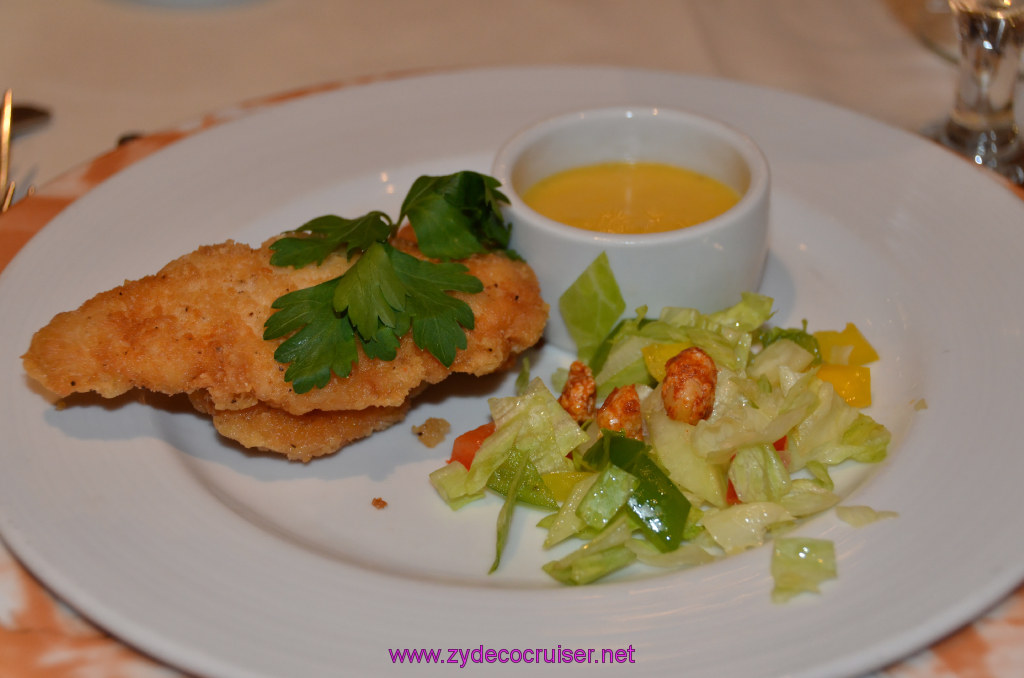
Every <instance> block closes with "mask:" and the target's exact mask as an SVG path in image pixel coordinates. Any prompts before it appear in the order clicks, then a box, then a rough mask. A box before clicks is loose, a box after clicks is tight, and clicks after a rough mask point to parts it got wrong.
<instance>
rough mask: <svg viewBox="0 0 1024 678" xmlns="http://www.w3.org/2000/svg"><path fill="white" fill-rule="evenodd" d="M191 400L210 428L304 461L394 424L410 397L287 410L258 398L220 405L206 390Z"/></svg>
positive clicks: (331, 451)
mask: <svg viewBox="0 0 1024 678" xmlns="http://www.w3.org/2000/svg"><path fill="white" fill-rule="evenodd" d="M189 400H191V401H192V406H193V407H195V408H196V410H198V411H200V412H202V413H204V414H209V415H211V417H212V418H213V426H214V428H216V429H217V432H218V433H220V434H221V435H222V436H224V437H225V438H230V439H232V440H235V441H237V442H239V443H241V444H242V445H243V446H245V447H248V448H251V449H256V450H262V451H264V452H277V453H279V454H283V455H284V456H286V457H288V458H289V459H291V460H292V461H302V462H308V461H310V460H311V459H313V458H314V457H322V456H324V455H326V454H332V453H334V452H337V451H338V450H339V449H340V448H342V447H344V446H345V445H348V444H349V443H351V442H354V441H356V440H359V439H360V438H365V437H367V436H368V435H370V434H372V433H375V432H376V431H383V430H384V429H386V428H388V427H390V426H393V425H395V424H397V423H398V422H400V421H402V419H404V418H405V415H406V413H408V411H409V406H410V404H411V403H412V400H411V399H409V400H406V401H405V402H404V403H402V404H401V405H399V406H398V407H367V408H365V409H362V410H335V411H330V412H325V411H322V410H318V411H314V412H307V413H306V414H289V413H288V412H285V411H284V410H278V409H275V408H273V407H267V406H266V405H264V404H262V403H258V404H256V405H253V406H252V407H247V408H245V409H244V410H218V409H216V408H214V407H213V404H212V403H211V402H210V398H209V395H208V394H207V393H206V392H205V391H196V392H195V393H190V394H189Z"/></svg>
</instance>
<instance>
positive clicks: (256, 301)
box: [22, 238, 548, 458]
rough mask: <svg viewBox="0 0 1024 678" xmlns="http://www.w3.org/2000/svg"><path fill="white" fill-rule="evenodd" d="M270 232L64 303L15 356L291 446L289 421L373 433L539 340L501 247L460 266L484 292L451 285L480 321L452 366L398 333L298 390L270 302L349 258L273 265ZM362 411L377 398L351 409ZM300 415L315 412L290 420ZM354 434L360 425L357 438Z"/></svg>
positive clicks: (70, 380) (526, 297)
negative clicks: (428, 389)
mask: <svg viewBox="0 0 1024 678" xmlns="http://www.w3.org/2000/svg"><path fill="white" fill-rule="evenodd" d="M274 240H276V238H272V239H270V240H268V241H266V242H265V243H263V245H262V246H261V247H259V248H252V247H250V246H248V245H244V244H240V243H236V242H232V241H228V242H225V243H222V244H219V245H210V246H204V247H200V248H199V249H198V250H196V251H194V252H192V253H190V254H187V255H185V256H183V257H180V258H178V259H176V260H174V261H172V262H171V263H169V264H168V265H167V266H165V267H164V268H163V269H162V270H161V271H159V272H158V273H157V274H155V275H151V276H147V277H145V278H141V279H139V280H135V281H129V282H126V283H124V284H123V285H121V286H120V287H117V288H115V289H113V290H110V291H107V292H103V293H101V294H98V295H96V296H95V297H93V298H92V299H90V300H88V301H87V302H85V303H84V304H83V305H82V306H81V307H80V308H79V309H77V310H75V311H69V312H65V313H60V314H58V315H57V316H56V317H54V318H53V320H52V321H51V322H50V323H49V324H48V325H47V326H46V327H44V328H42V329H40V330H39V331H38V332H36V334H35V336H33V338H32V341H31V344H30V347H29V349H28V351H27V352H26V353H25V355H24V356H22V361H23V365H24V368H25V371H26V373H27V374H28V375H29V376H30V377H31V378H33V379H35V380H36V381H38V382H39V383H40V384H42V385H43V386H44V387H46V389H48V390H49V391H51V392H53V393H54V394H56V395H57V396H61V397H63V396H67V395H70V394H71V393H76V392H88V391H94V392H96V393H98V394H99V395H101V396H103V397H105V398H113V397H116V396H118V395H120V394H122V393H125V392H127V391H129V390H131V389H135V388H141V389H146V390H150V391H156V392H159V393H166V394H175V393H188V394H190V395H191V396H192V402H193V404H194V405H196V403H197V402H198V403H200V405H199V409H200V410H201V411H203V412H206V413H212V414H213V416H214V420H215V424H216V425H217V427H218V430H220V431H221V432H222V433H225V432H226V433H225V435H228V437H232V438H235V439H236V440H239V441H240V442H243V444H247V445H248V444H249V443H247V442H244V441H243V439H247V440H249V439H251V440H250V442H254V444H252V445H251V446H253V447H261V448H264V449H272V450H274V451H278V452H282V453H284V454H287V455H289V456H292V451H293V448H292V447H291V444H290V443H289V442H288V441H287V438H288V436H290V435H296V436H299V435H300V434H299V433H297V429H296V430H291V431H290V429H295V427H297V426H298V425H299V423H300V421H301V424H302V425H303V426H305V425H306V423H307V422H308V421H317V422H318V426H320V428H321V432H320V433H319V434H316V433H312V434H310V436H307V437H314V436H316V435H323V436H324V437H325V440H327V439H332V440H336V441H341V442H340V444H344V443H345V442H348V441H350V440H352V439H354V438H355V437H362V435H369V433H372V432H373V430H379V428H383V427H385V426H387V425H391V424H393V423H396V421H398V420H400V419H401V416H398V415H399V413H401V414H402V415H403V416H404V412H405V410H406V409H407V408H408V403H407V400H408V399H409V397H410V395H411V394H413V393H414V392H417V391H418V390H419V389H420V388H421V387H422V386H425V385H428V384H434V383H437V382H440V381H441V380H443V379H445V378H446V377H447V376H449V375H450V374H451V373H453V372H461V373H468V374H473V375H478V376H479V375H485V374H489V373H492V372H494V371H496V370H499V369H502V368H505V367H508V366H511V364H512V363H513V362H514V360H515V357H516V356H517V355H518V354H519V353H521V352H522V351H524V350H525V349H527V348H529V347H530V346H532V345H533V344H534V343H536V342H537V341H538V340H539V339H540V336H541V333H542V331H543V329H544V324H545V322H546V320H547V312H548V306H547V304H546V303H544V301H543V299H542V298H541V296H540V288H539V285H538V283H537V279H536V276H535V275H534V274H533V271H532V270H531V269H530V268H529V266H527V265H526V264H525V263H523V262H521V261H513V260H511V259H509V258H508V257H506V256H505V255H503V254H500V253H492V254H483V255H476V256H474V257H471V258H470V259H468V260H466V261H465V262H463V263H464V264H465V265H466V266H467V267H468V268H469V272H470V273H471V274H472V275H474V276H476V277H477V278H479V279H480V281H481V282H482V283H483V286H484V290H483V291H482V292H480V293H478V294H463V293H455V294H454V296H456V297H459V298H461V299H463V300H464V301H466V302H467V303H468V304H469V305H470V307H471V308H472V309H473V313H474V316H475V326H474V328H473V329H472V330H469V331H467V343H468V346H467V348H466V349H465V350H462V351H459V352H458V353H457V354H456V358H455V361H454V362H453V364H452V365H451V366H450V367H445V366H444V365H443V364H441V363H440V362H439V361H438V360H437V359H436V358H434V357H433V356H432V355H430V353H428V352H427V351H424V350H422V349H420V348H418V347H417V346H416V345H415V344H414V343H413V341H412V337H411V335H406V336H405V337H403V339H402V342H401V346H400V347H399V349H398V355H397V356H396V358H395V359H394V360H392V361H381V360H370V359H368V358H366V356H365V355H362V353H360V359H359V362H358V363H357V364H356V366H355V367H354V369H353V370H352V373H351V374H350V375H349V376H348V377H346V378H339V377H337V376H332V379H331V381H330V382H329V383H328V384H327V386H326V387H324V388H322V389H315V388H314V389H313V390H311V391H309V392H307V393H304V394H297V393H295V392H294V391H293V390H292V388H291V385H290V384H289V383H288V382H286V381H285V379H284V371H285V369H286V368H285V366H284V365H281V364H280V363H278V362H277V361H276V360H274V351H275V349H276V348H277V347H278V346H279V345H280V343H281V341H283V339H282V340H275V341H267V340H264V339H263V325H264V323H265V322H266V320H267V318H268V317H269V316H270V314H271V313H272V312H273V309H271V303H272V302H273V301H274V300H275V299H277V298H278V297H280V296H281V295H283V294H286V293H287V292H290V291H293V290H296V289H300V288H305V287H310V286H312V285H315V284H317V283H320V282H323V281H326V280H329V279H331V278H334V277H336V276H338V275H341V274H342V273H343V272H344V271H345V270H347V268H348V267H349V266H350V265H351V264H350V262H349V261H348V260H347V259H346V258H345V257H344V255H340V254H335V255H331V256H329V257H328V258H327V259H326V260H325V261H324V263H323V264H322V265H320V266H307V267H305V268H302V269H298V270H296V269H292V268H284V267H277V266H272V265H271V264H270V255H271V251H270V249H269V246H270V244H271V243H272V242H273V241H274ZM393 244H394V245H395V246H396V247H398V248H399V249H402V250H403V251H406V252H408V253H410V254H413V255H415V256H421V257H422V254H420V253H419V251H418V249H417V248H416V245H415V242H413V241H412V240H407V239H402V238H396V239H395V240H394V241H393ZM254 408H255V409H254ZM367 408H375V409H373V410H371V412H370V413H360V414H355V413H356V412H359V411H363V410H366V409H367ZM339 412H342V413H344V414H343V415H339V414H337V413H339ZM230 413H237V416H229V414H230ZM324 413H334V414H330V415H326V414H324ZM307 414H313V417H312V418H310V419H309V420H305V419H300V420H296V421H295V422H293V421H292V419H291V418H290V417H302V416H304V415H307ZM286 415H287V416H286ZM371 421H373V422H374V425H368V424H370V422H371ZM228 422H230V423H228ZM328 422H330V425H329V426H328ZM356 422H358V423H356ZM384 422H387V423H386V424H384ZM376 424H382V426H376ZM327 429H330V431H331V433H329V434H328V433H327V432H326V431H327ZM357 431H358V432H361V433H362V435H359V436H354V433H355V432H357ZM302 435H303V436H305V434H302ZM334 444H335V443H333V442H332V443H330V444H328V443H326V442H325V443H324V444H323V445H319V446H318V445H313V444H312V441H310V442H309V443H307V444H306V445H303V446H302V449H304V450H305V451H304V452H299V453H297V457H296V458H304V457H306V456H316V455H318V454H321V453H324V452H323V451H322V450H323V449H325V446H326V447H331V446H333V445H334ZM339 446H340V445H339ZM335 449H337V448H335Z"/></svg>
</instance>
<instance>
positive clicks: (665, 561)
mask: <svg viewBox="0 0 1024 678" xmlns="http://www.w3.org/2000/svg"><path fill="white" fill-rule="evenodd" d="M625 546H626V548H628V549H629V550H630V551H632V552H633V553H635V554H636V558H637V560H638V561H640V562H641V563H644V564H645V565H652V566H654V567H664V568H685V567H693V566H695V565H704V564H705V563H710V562H712V561H714V560H717V559H718V557H717V556H715V555H714V554H713V553H709V552H708V551H707V550H705V549H704V548H703V547H702V546H700V545H698V544H683V545H682V546H680V547H679V548H677V549H676V550H675V551H668V552H663V551H660V550H659V549H658V548H657V547H655V546H654V545H653V544H651V543H650V542H648V541H645V540H643V539H630V540H629V541H627V542H626V543H625Z"/></svg>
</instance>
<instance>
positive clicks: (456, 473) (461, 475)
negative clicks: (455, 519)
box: [430, 462, 484, 511]
mask: <svg viewBox="0 0 1024 678" xmlns="http://www.w3.org/2000/svg"><path fill="white" fill-rule="evenodd" d="M468 477H469V469H467V468H466V467H465V466H463V465H462V464H460V463H458V462H455V463H454V464H445V465H444V466H442V467H441V468H439V469H437V470H435V471H432V472H431V473H430V484H431V485H433V486H434V489H435V490H437V493H438V494H439V495H441V498H442V499H444V501H445V503H446V504H448V506H449V507H450V508H451V509H452V510H453V511H454V510H458V509H460V508H462V507H463V506H465V505H466V504H468V503H470V502H472V501H476V500H477V499H483V496H484V493H483V491H479V492H467V491H466V479H467V478H468Z"/></svg>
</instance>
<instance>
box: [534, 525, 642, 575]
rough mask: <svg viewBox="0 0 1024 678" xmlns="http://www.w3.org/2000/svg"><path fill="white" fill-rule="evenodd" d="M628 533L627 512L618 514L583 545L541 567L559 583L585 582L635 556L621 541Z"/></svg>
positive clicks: (622, 564) (631, 529)
mask: <svg viewBox="0 0 1024 678" xmlns="http://www.w3.org/2000/svg"><path fill="white" fill-rule="evenodd" d="M632 534H633V525H632V523H631V522H630V520H629V517H628V515H626V514H622V515H619V517H617V518H616V519H615V520H613V521H612V522H610V523H608V526H607V527H605V528H604V529H603V530H601V532H599V533H598V535H597V536H596V537H594V538H593V539H591V540H590V541H588V542H587V543H586V544H584V545H583V546H581V547H579V548H578V549H576V550H575V551H573V552H572V553H570V554H568V555H567V556H565V557H564V558H561V559H560V560H552V561H551V562H549V563H546V564H545V565H544V571H545V572H547V573H548V574H549V575H551V576H552V577H554V578H555V579H557V580H558V581H560V582H562V583H563V584H589V583H590V582H592V581H595V580H597V579H600V578H601V577H605V576H607V575H609V574H611V573H612V572H615V571H616V570H621V569H622V568H624V567H626V566H627V565H629V564H631V563H633V562H634V561H635V560H636V554H635V553H633V551H631V550H630V549H628V548H627V547H626V545H625V543H626V542H627V541H628V540H629V539H630V537H631V535H632Z"/></svg>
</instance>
